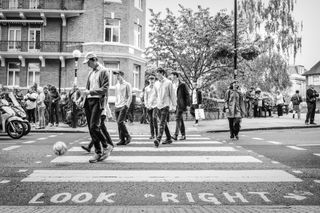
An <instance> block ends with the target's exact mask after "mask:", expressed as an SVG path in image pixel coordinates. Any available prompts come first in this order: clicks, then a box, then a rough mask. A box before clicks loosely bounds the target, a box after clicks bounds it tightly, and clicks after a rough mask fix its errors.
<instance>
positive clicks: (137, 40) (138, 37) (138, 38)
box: [134, 23, 142, 48]
mask: <svg viewBox="0 0 320 213" xmlns="http://www.w3.org/2000/svg"><path fill="white" fill-rule="evenodd" d="M141 44H142V26H141V25H138V24H136V23H135V24H134V46H136V47H138V48H141Z"/></svg>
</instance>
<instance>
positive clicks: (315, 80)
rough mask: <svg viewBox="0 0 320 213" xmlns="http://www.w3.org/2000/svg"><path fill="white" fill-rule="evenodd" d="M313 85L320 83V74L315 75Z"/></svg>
mask: <svg viewBox="0 0 320 213" xmlns="http://www.w3.org/2000/svg"><path fill="white" fill-rule="evenodd" d="M313 85H320V76H319V75H314V76H313Z"/></svg>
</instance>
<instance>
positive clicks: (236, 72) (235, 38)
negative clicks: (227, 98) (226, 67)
mask: <svg viewBox="0 0 320 213" xmlns="http://www.w3.org/2000/svg"><path fill="white" fill-rule="evenodd" d="M237 16H238V3H237V0H234V62H233V66H234V70H233V78H234V80H236V79H237V75H238V70H237V69H238V66H237V63H238V62H237V59H238V49H237V33H238V32H237Z"/></svg>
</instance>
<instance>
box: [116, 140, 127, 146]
mask: <svg viewBox="0 0 320 213" xmlns="http://www.w3.org/2000/svg"><path fill="white" fill-rule="evenodd" d="M123 145H126V144H125V141H119V142H118V143H117V146H123Z"/></svg>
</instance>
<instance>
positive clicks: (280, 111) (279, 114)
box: [277, 104, 283, 116]
mask: <svg viewBox="0 0 320 213" xmlns="http://www.w3.org/2000/svg"><path fill="white" fill-rule="evenodd" d="M282 107H283V105H282V104H278V105H277V111H278V116H282V115H283V109H282Z"/></svg>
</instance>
